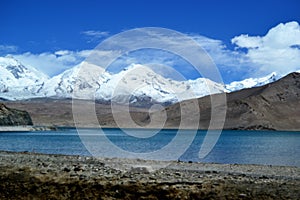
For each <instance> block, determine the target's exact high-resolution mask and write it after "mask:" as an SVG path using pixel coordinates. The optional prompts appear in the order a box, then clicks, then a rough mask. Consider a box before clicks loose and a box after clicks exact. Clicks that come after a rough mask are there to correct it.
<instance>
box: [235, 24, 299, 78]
mask: <svg viewBox="0 0 300 200" xmlns="http://www.w3.org/2000/svg"><path fill="white" fill-rule="evenodd" d="M232 43H233V44H235V45H237V47H238V48H245V49H246V50H247V53H246V57H247V58H248V59H249V60H250V62H251V63H252V64H253V67H255V68H256V70H257V73H258V74H266V73H270V72H274V71H275V72H279V73H282V74H287V73H289V72H292V71H297V70H299V69H300V49H299V48H298V47H299V45H300V26H299V24H298V23H297V22H289V23H285V24H283V23H281V24H279V25H277V26H275V27H274V28H272V29H270V30H269V31H268V33H267V34H266V35H265V36H249V35H240V36H237V37H234V38H233V39H232Z"/></svg>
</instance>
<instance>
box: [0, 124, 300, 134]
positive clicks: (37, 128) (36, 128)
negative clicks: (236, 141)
mask: <svg viewBox="0 0 300 200" xmlns="http://www.w3.org/2000/svg"><path fill="white" fill-rule="evenodd" d="M98 128H103V129H137V130H141V129H145V130H151V129H154V130H156V129H157V128H155V127H154V128H139V127H131V128H130V127H122V128H120V127H112V126H100V127H96V126H86V127H84V126H83V127H76V126H55V125H47V126H46V125H45V126H44V125H41V126H35V125H33V126H28V125H20V126H0V133H1V132H30V131H57V130H64V129H98ZM162 130H178V129H177V128H175V127H166V128H163V129H162ZM180 130H196V129H189V128H183V129H180ZM197 130H198V131H207V130H206V129H197ZM210 130H211V131H213V130H216V131H266V132H268V131H275V132H300V130H293V129H292V130H268V129H264V130H252V129H249V130H247V129H210Z"/></svg>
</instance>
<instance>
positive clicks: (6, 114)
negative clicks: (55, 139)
mask: <svg viewBox="0 0 300 200" xmlns="http://www.w3.org/2000/svg"><path fill="white" fill-rule="evenodd" d="M20 125H33V124H32V120H31V117H30V115H29V114H28V112H26V111H21V110H17V109H12V108H8V107H6V106H5V105H4V104H3V103H0V126H20Z"/></svg>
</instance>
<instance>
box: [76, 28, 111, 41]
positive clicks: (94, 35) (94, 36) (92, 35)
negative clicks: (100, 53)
mask: <svg viewBox="0 0 300 200" xmlns="http://www.w3.org/2000/svg"><path fill="white" fill-rule="evenodd" d="M81 34H82V35H84V36H85V38H86V39H87V41H88V42H89V43H91V42H99V41H100V39H103V38H105V37H107V36H109V32H108V31H95V30H88V31H82V32H81Z"/></svg>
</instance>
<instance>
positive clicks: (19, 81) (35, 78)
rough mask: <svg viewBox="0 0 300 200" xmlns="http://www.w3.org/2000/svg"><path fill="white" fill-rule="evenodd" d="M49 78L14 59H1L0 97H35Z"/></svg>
mask: <svg viewBox="0 0 300 200" xmlns="http://www.w3.org/2000/svg"><path fill="white" fill-rule="evenodd" d="M48 79H49V77H48V76H46V75H45V74H43V73H42V72H39V71H37V70H36V69H35V68H33V67H30V66H24V65H22V64H21V63H20V62H18V61H17V60H15V59H14V58H12V57H0V97H2V98H7V99H17V98H16V97H18V98H31V97H34V96H35V95H36V94H37V93H38V91H39V89H40V88H41V87H42V86H43V84H44V82H45V81H46V80H48Z"/></svg>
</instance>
